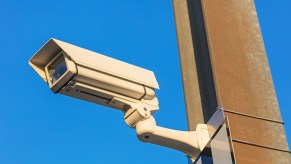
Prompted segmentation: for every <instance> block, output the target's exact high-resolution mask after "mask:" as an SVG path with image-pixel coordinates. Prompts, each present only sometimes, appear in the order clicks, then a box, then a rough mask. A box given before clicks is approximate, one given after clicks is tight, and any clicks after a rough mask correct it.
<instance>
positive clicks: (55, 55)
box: [29, 39, 159, 114]
mask: <svg viewBox="0 0 291 164" xmlns="http://www.w3.org/2000/svg"><path fill="white" fill-rule="evenodd" d="M29 64H30V65H31V66H32V68H33V69H34V70H35V71H36V72H37V73H38V74H39V75H40V77H41V78H42V79H43V80H44V81H45V82H47V84H48V85H49V87H50V89H51V90H52V91H53V92H54V93H60V94H63V95H67V96H71V97H75V98H79V99H82V100H85V101H89V102H93V103H97V104H101V105H104V106H108V107H112V108H115V109H119V110H122V111H124V110H127V109H128V108H129V106H132V105H136V104H143V105H144V106H146V107H147V109H148V110H149V111H150V112H151V114H153V113H154V112H155V111H157V110H158V101H157V98H156V95H155V90H154V89H158V88H159V86H158V83H157V81H156V78H155V75H154V73H153V72H152V71H149V70H146V69H143V68H140V67H137V66H134V65H131V64H128V63H125V62H122V61H119V60H116V59H113V58H110V57H107V56H104V55H101V54H99V53H95V52H92V51H89V50H86V49H83V48H80V47H77V46H74V45H72V44H69V43H65V42H62V41H60V40H57V39H50V40H49V41H48V42H47V43H46V44H45V45H44V46H43V47H42V48H41V49H40V50H39V51H38V52H37V53H36V54H35V55H34V56H33V57H32V58H31V59H30V60H29Z"/></svg>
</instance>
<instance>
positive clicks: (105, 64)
mask: <svg viewBox="0 0 291 164" xmlns="http://www.w3.org/2000/svg"><path fill="white" fill-rule="evenodd" d="M29 64H30V65H31V66H32V68H33V69H34V70H35V71H36V72H37V73H38V74H39V75H40V77H41V78H42V79H43V80H44V81H45V82H46V83H47V84H48V85H49V87H50V89H51V90H52V91H53V92H54V93H61V94H64V95H67V96H71V97H75V98H79V99H82V100H85V101H89V102H93V103H97V104H101V105H104V106H108V107H112V108H115V109H119V110H121V111H123V112H124V120H125V122H126V123H127V125H129V126H130V127H132V128H135V129H136V132H137V136H138V138H139V139H140V140H141V141H143V142H150V143H153V144H158V145H162V146H166V147H169V148H173V149H176V150H180V151H182V152H184V153H186V154H187V155H189V156H190V157H192V158H193V159H194V158H195V157H196V155H197V154H198V152H199V151H201V150H202V149H203V148H204V147H205V145H206V144H207V142H208V141H209V133H208V127H207V125H205V124H198V125H197V128H196V131H191V132H182V131H177V130H172V129H167V128H162V127H158V126H156V122H155V120H154V118H153V116H152V115H153V114H154V113H155V112H156V111H157V110H158V109H159V106H158V99H157V97H156V94H155V89H159V86H158V83H157V81H156V78H155V75H154V73H153V72H152V71H149V70H146V69H143V68H140V67H137V66H134V65H131V64H128V63H124V62H122V61H119V60H116V59H112V58H110V57H107V56H104V55H101V54H98V53H95V52H92V51H89V50H86V49H83V48H80V47H77V46H74V45H71V44H68V43H65V42H62V41H59V40H57V39H50V40H49V41H48V42H47V43H46V44H45V45H44V46H43V47H42V48H41V49H40V50H39V51H38V52H37V53H36V54H35V55H34V56H33V57H32V58H31V59H30V60H29Z"/></svg>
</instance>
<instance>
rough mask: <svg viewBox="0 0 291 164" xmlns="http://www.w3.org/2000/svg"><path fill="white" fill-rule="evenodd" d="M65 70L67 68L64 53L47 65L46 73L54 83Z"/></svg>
mask: <svg viewBox="0 0 291 164" xmlns="http://www.w3.org/2000/svg"><path fill="white" fill-rule="evenodd" d="M67 70H68V69H67V65H66V61H65V58H64V55H61V56H60V57H59V58H58V59H57V60H56V61H54V62H53V63H52V64H51V65H50V66H49V67H48V73H49V77H50V81H51V83H52V84H54V83H55V82H56V81H57V80H58V79H59V78H60V77H61V76H62V75H63V74H64V73H65V72H66V71H67Z"/></svg>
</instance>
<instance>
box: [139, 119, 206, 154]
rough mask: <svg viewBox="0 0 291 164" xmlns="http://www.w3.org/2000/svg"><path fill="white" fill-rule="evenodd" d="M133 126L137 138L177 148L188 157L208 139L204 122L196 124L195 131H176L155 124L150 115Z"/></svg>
mask: <svg viewBox="0 0 291 164" xmlns="http://www.w3.org/2000/svg"><path fill="white" fill-rule="evenodd" d="M135 128H136V133H137V136H138V138H139V140H141V141H143V142H149V143H153V144H157V145H161V146H165V147H168V148H172V149H175V150H179V151H182V152H184V153H186V154H187V155H189V156H190V157H195V155H197V153H198V152H200V151H202V150H203V148H204V147H205V145H206V144H207V142H208V141H209V133H208V128H207V125H205V124H198V125H197V128H196V131H178V130H172V129H168V128H163V127H159V126H156V122H155V119H154V118H153V117H152V116H151V117H150V118H148V119H145V120H143V121H140V122H138V123H137V125H136V127H135Z"/></svg>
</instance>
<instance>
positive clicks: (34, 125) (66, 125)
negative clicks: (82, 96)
mask: <svg viewBox="0 0 291 164" xmlns="http://www.w3.org/2000/svg"><path fill="white" fill-rule="evenodd" d="M256 5H257V10H258V15H259V19H260V23H261V28H262V32H263V36H264V40H265V45H266V49H267V53H268V58H269V62H270V66H271V70H272V73H273V79H274V83H275V88H276V91H277V95H278V100H279V104H280V107H281V113H282V115H283V120H284V121H285V129H286V133H287V135H288V138H289V141H290V139H291V114H290V111H289V110H291V101H290V98H291V86H290V81H291V77H290V75H291V69H290V63H291V48H290V45H291V39H290V36H291V22H290V16H291V10H290V6H291V1H290V0H279V1H270V0H269V1H263V0H257V1H256ZM51 37H54V38H57V39H60V40H63V41H66V42H69V43H72V44H75V45H78V46H81V47H84V48H87V49H90V50H93V51H96V52H99V53H103V54H106V55H108V56H111V57H113V58H117V59H120V60H123V61H125V62H128V63H132V64H134V65H138V66H141V67H144V68H147V69H150V70H153V71H154V72H155V74H156V77H157V79H158V82H159V85H160V88H161V89H160V90H159V91H157V95H158V97H159V100H160V108H161V109H160V111H159V112H158V113H156V115H155V118H156V120H157V122H158V124H159V125H162V126H165V127H169V128H174V129H179V130H186V129H187V123H186V116H185V106H184V100H183V91H182V82H181V74H180V66H179V60H178V59H179V57H178V49H177V41H176V33H175V25H174V17H173V9H172V2H171V0H138V1H137V0H106V1H104V0H61V1H57V0H50V1H40V0H26V1H24V0H6V1H4V0H0V55H1V64H0V70H1V74H2V75H1V78H0V85H1V87H2V89H1V90H2V94H1V95H0V163H1V164H67V163H69V164H96V163H102V164H103V163H112V164H113V163H122V164H130V163H139V164H149V163H153V164H155V163H169V164H176V163H179V164H180V163H186V158H185V157H184V156H183V154H182V153H180V152H177V151H175V150H170V149H166V148H163V147H159V146H155V145H151V144H144V143H141V142H139V141H138V139H137V138H136V136H135V131H134V130H133V129H130V128H128V127H127V125H126V124H125V123H124V122H123V114H122V113H121V112H118V111H116V110H113V109H109V108H105V107H102V106H99V105H95V104H91V103H87V102H85V101H81V100H77V99H73V98H70V97H66V96H62V95H55V94H53V93H52V92H51V91H50V90H49V88H48V87H47V86H46V84H45V83H44V82H43V81H42V80H41V79H40V78H39V77H38V75H37V74H36V73H35V72H34V71H33V70H32V69H31V68H30V67H29V65H28V64H27V63H28V60H29V58H30V57H31V56H32V55H33V54H34V53H35V52H36V51H37V50H38V49H39V48H40V47H41V46H42V45H43V44H44V43H45V42H46V41H47V40H48V39H49V38H51ZM173 97H175V101H174V99H173Z"/></svg>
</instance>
